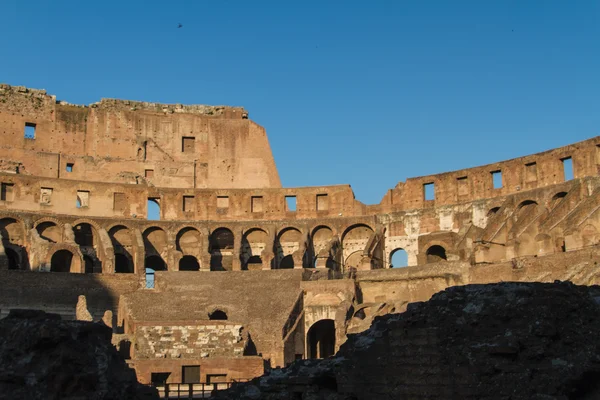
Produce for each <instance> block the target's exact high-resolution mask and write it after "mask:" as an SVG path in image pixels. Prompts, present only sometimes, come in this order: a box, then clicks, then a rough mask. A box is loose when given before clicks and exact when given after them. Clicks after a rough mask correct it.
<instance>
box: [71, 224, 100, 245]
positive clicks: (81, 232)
mask: <svg viewBox="0 0 600 400" xmlns="http://www.w3.org/2000/svg"><path fill="white" fill-rule="evenodd" d="M73 233H74V234H75V243H77V244H78V245H79V246H81V247H94V244H95V242H96V228H94V227H93V226H92V225H91V224H89V223H87V222H82V223H79V224H77V225H74V226H73Z"/></svg>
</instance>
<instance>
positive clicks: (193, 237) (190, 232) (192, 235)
mask: <svg viewBox="0 0 600 400" xmlns="http://www.w3.org/2000/svg"><path fill="white" fill-rule="evenodd" d="M175 244H176V246H177V250H179V251H180V252H182V253H183V254H184V255H188V254H189V255H195V256H199V255H200V253H201V249H202V236H201V234H200V231H198V229H196V228H193V227H189V226H188V227H185V228H183V229H181V230H180V231H179V232H177V236H176V239H175Z"/></svg>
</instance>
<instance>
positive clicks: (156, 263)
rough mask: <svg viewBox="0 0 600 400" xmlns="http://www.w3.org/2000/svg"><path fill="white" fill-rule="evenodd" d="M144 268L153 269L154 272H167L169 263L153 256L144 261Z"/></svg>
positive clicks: (157, 256)
mask: <svg viewBox="0 0 600 400" xmlns="http://www.w3.org/2000/svg"><path fill="white" fill-rule="evenodd" d="M144 268H146V269H148V268H149V269H151V270H153V271H166V270H167V263H165V260H163V259H162V257H161V256H159V255H156V254H155V255H151V256H148V257H146V259H145V260H144Z"/></svg>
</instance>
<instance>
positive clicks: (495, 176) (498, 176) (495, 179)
mask: <svg viewBox="0 0 600 400" xmlns="http://www.w3.org/2000/svg"><path fill="white" fill-rule="evenodd" d="M490 174H492V185H493V188H494V189H500V188H502V171H500V170H498V171H492V172H490Z"/></svg>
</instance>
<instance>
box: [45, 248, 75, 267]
mask: <svg viewBox="0 0 600 400" xmlns="http://www.w3.org/2000/svg"><path fill="white" fill-rule="evenodd" d="M72 261H73V253H71V252H70V251H69V250H59V251H57V252H56V253H54V254H53V255H52V259H51V260H50V271H52V272H71V262H72Z"/></svg>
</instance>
